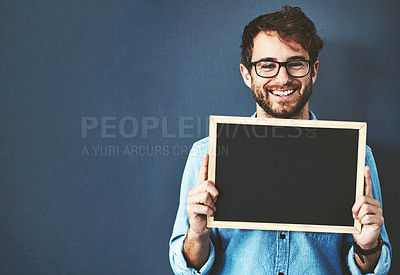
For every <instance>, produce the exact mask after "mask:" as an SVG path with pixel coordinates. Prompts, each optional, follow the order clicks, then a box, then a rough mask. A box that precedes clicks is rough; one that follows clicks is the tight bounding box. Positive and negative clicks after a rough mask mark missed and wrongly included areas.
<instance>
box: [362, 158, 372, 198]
mask: <svg viewBox="0 0 400 275" xmlns="http://www.w3.org/2000/svg"><path fill="white" fill-rule="evenodd" d="M364 188H365V190H364V194H365V196H368V197H371V198H373V196H372V180H371V170H370V169H369V167H368V166H365V168H364Z"/></svg>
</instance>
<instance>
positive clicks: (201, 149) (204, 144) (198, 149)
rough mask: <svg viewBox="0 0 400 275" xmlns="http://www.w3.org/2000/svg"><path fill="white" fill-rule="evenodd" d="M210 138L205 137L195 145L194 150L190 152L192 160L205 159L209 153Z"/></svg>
mask: <svg viewBox="0 0 400 275" xmlns="http://www.w3.org/2000/svg"><path fill="white" fill-rule="evenodd" d="M208 142H209V137H205V138H203V139H200V140H198V141H196V142H195V143H193V146H192V149H191V150H190V153H189V157H191V158H201V159H202V158H203V157H204V154H206V153H208V144H209V143H208Z"/></svg>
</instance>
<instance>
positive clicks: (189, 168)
mask: <svg viewBox="0 0 400 275" xmlns="http://www.w3.org/2000/svg"><path fill="white" fill-rule="evenodd" d="M205 143H207V139H203V140H201V141H199V142H197V143H195V144H194V145H193V147H192V149H191V150H190V153H189V157H188V160H187V162H186V166H185V170H184V172H183V176H182V183H181V193H180V199H179V207H178V212H177V215H176V219H175V224H174V229H173V231H172V236H171V239H170V243H169V260H170V264H171V267H172V270H173V271H174V273H175V274H203V275H206V274H208V273H209V272H210V270H211V268H212V266H213V264H214V259H215V248H214V245H213V243H212V242H211V240H210V255H209V257H208V260H207V262H206V263H205V264H204V265H203V267H202V268H201V269H200V270H199V271H197V270H196V269H194V268H190V267H188V266H187V262H186V259H185V257H184V255H183V243H184V240H185V237H186V233H187V231H188V229H189V221H188V217H187V213H186V205H187V196H188V192H189V190H190V189H191V188H193V186H194V185H195V184H196V180H197V174H198V171H199V169H200V166H201V161H202V159H203V157H204V154H205V153H207V150H208V146H206V145H205ZM207 144H208V143H207ZM202 145H203V146H202ZM204 145H205V146H204Z"/></svg>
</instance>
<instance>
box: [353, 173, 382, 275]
mask: <svg viewBox="0 0 400 275" xmlns="http://www.w3.org/2000/svg"><path fill="white" fill-rule="evenodd" d="M364 187H365V190H364V194H365V195H364V196H362V197H360V198H358V199H357V201H356V202H355V203H354V205H353V208H352V212H353V217H354V218H355V219H357V220H359V222H360V223H361V224H362V225H363V227H362V230H361V233H360V234H353V238H354V241H355V242H356V243H357V244H358V245H359V246H360V247H361V248H362V249H365V250H368V249H372V248H374V247H376V246H377V245H378V237H379V234H380V233H381V228H382V225H383V216H382V209H381V205H380V203H379V201H378V200H375V199H374V198H373V196H372V181H371V172H370V170H369V167H368V166H365V169H364ZM379 256H380V251H379V252H377V253H375V254H373V255H369V256H364V259H365V264H363V263H361V261H360V259H359V258H358V256H355V258H356V261H357V264H358V266H359V267H360V269H361V270H362V271H363V272H373V270H374V268H375V266H376V264H377V262H378V259H379Z"/></svg>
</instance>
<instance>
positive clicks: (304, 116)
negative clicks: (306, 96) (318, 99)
mask: <svg viewBox="0 0 400 275" xmlns="http://www.w3.org/2000/svg"><path fill="white" fill-rule="evenodd" d="M256 109H257V117H258V118H277V117H274V116H271V115H270V114H267V112H265V111H264V109H263V108H261V107H260V105H258V104H257V103H256ZM288 118H289V119H304V120H309V119H310V112H309V109H308V102H307V103H306V105H304V107H303V109H301V111H300V112H299V113H297V114H296V115H294V116H292V117H288Z"/></svg>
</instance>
